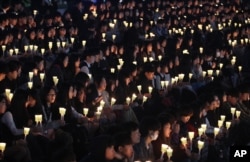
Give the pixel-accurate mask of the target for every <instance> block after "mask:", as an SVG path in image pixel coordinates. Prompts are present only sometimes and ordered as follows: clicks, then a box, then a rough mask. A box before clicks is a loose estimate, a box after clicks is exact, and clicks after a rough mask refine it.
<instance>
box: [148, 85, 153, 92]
mask: <svg viewBox="0 0 250 162" xmlns="http://www.w3.org/2000/svg"><path fill="white" fill-rule="evenodd" d="M152 91H153V87H151V86H149V87H148V92H149V93H150V94H151V93H152Z"/></svg>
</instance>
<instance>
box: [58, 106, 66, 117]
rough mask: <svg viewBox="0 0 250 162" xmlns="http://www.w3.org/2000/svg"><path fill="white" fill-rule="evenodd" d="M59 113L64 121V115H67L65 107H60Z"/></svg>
mask: <svg viewBox="0 0 250 162" xmlns="http://www.w3.org/2000/svg"><path fill="white" fill-rule="evenodd" d="M59 113H60V115H61V120H64V115H65V113H66V109H65V108H64V107H59Z"/></svg>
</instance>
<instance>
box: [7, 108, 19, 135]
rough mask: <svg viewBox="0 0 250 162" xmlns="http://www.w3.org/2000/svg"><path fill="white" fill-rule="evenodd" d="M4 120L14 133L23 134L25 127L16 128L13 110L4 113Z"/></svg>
mask: <svg viewBox="0 0 250 162" xmlns="http://www.w3.org/2000/svg"><path fill="white" fill-rule="evenodd" d="M2 122H3V123H4V124H5V125H6V126H7V127H8V128H9V129H10V131H11V133H12V134H13V135H15V136H17V135H22V134H23V129H17V128H16V125H15V123H14V120H13V116H12V114H11V112H6V113H5V114H4V116H3V117H2Z"/></svg>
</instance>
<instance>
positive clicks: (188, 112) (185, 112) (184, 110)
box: [178, 104, 193, 117]
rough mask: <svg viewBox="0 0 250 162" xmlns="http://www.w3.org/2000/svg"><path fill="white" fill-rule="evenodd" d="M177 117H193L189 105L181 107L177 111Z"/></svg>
mask: <svg viewBox="0 0 250 162" xmlns="http://www.w3.org/2000/svg"><path fill="white" fill-rule="evenodd" d="M178 114H179V116H180V117H181V116H191V115H193V109H192V108H191V105H190V104H186V105H182V106H181V107H180V110H179V113H178Z"/></svg>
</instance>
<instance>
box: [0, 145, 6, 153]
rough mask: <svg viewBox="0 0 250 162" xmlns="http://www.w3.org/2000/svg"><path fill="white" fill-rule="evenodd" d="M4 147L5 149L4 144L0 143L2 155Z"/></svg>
mask: <svg viewBox="0 0 250 162" xmlns="http://www.w3.org/2000/svg"><path fill="white" fill-rule="evenodd" d="M5 147H6V143H4V142H0V150H1V152H2V153H3V152H4V150H5Z"/></svg>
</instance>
